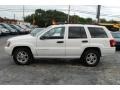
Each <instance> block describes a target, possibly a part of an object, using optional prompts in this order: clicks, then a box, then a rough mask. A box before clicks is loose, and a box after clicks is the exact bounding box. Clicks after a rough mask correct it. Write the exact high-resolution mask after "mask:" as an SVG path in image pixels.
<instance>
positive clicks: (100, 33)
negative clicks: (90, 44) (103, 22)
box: [88, 27, 108, 38]
mask: <svg viewBox="0 0 120 90" xmlns="http://www.w3.org/2000/svg"><path fill="white" fill-rule="evenodd" d="M88 30H89V32H90V34H91V37H92V38H107V37H108V36H107V34H106V32H105V31H104V29H103V28H99V27H88Z"/></svg>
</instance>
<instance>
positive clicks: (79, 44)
mask: <svg viewBox="0 0 120 90" xmlns="http://www.w3.org/2000/svg"><path fill="white" fill-rule="evenodd" d="M67 36H68V37H67V40H66V56H67V57H71V58H72V57H73V58H74V57H80V55H81V53H82V51H83V49H84V47H85V45H87V44H88V39H87V34H86V31H85V28H84V27H83V26H68V35H67Z"/></svg>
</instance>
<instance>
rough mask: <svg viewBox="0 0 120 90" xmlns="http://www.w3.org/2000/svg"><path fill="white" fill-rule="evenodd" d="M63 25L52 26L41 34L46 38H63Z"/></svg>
mask: <svg viewBox="0 0 120 90" xmlns="http://www.w3.org/2000/svg"><path fill="white" fill-rule="evenodd" d="M64 32H65V27H57V28H53V29H51V30H50V31H48V32H47V33H45V34H44V35H43V36H44V37H46V38H47V39H63V38H64Z"/></svg>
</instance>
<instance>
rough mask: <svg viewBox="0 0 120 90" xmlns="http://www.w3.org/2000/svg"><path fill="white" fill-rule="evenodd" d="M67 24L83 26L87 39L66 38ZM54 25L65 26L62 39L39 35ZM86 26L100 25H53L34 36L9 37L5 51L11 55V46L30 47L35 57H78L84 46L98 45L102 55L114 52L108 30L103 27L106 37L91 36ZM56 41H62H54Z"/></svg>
mask: <svg viewBox="0 0 120 90" xmlns="http://www.w3.org/2000/svg"><path fill="white" fill-rule="evenodd" d="M68 26H82V27H85V31H86V33H87V37H88V38H87V39H68ZM54 27H65V35H64V39H45V40H41V39H40V37H41V36H42V35H43V34H44V33H46V32H47V31H49V30H51V29H52V28H54ZM87 27H102V26H96V25H81V24H65V25H53V26H51V27H49V28H47V29H46V30H45V31H44V32H42V33H40V34H38V35H37V36H36V37H33V36H31V35H24V36H19V37H14V38H11V39H9V40H8V41H10V42H11V45H10V46H9V47H5V50H6V52H7V53H9V54H10V55H11V53H12V51H13V48H14V47H16V46H28V47H30V49H31V51H32V53H33V56H34V57H35V58H79V57H80V56H81V54H82V53H83V51H84V50H85V48H87V47H98V48H100V50H101V53H102V56H105V55H111V54H114V53H115V47H110V43H109V40H110V39H113V37H112V35H111V34H110V32H109V31H108V30H107V29H106V28H105V27H102V28H104V30H105V32H106V33H107V35H108V38H94V39H93V38H91V36H90V33H89V31H88V29H87ZM82 40H88V43H82ZM57 41H64V43H56V42H57Z"/></svg>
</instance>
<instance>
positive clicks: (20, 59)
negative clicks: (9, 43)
mask: <svg viewBox="0 0 120 90" xmlns="http://www.w3.org/2000/svg"><path fill="white" fill-rule="evenodd" d="M13 59H14V61H15V63H16V64H19V65H28V64H30V63H31V61H32V59H33V56H32V53H31V51H30V50H29V49H27V48H17V49H16V50H14V52H13Z"/></svg>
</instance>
